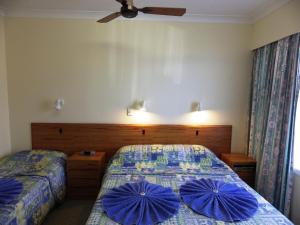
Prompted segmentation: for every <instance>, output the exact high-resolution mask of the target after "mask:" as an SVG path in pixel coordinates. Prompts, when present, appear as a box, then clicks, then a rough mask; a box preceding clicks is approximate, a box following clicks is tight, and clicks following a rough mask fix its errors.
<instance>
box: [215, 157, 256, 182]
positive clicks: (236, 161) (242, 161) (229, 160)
mask: <svg viewBox="0 0 300 225" xmlns="http://www.w3.org/2000/svg"><path fill="white" fill-rule="evenodd" d="M221 160H223V161H224V162H225V163H226V164H227V165H228V166H230V167H231V168H232V169H233V170H234V171H235V172H236V173H237V174H238V175H239V177H240V178H241V179H242V180H243V181H245V182H246V183H247V184H249V185H250V186H251V187H254V185H255V173H256V161H255V160H254V159H252V158H251V157H248V156H246V155H243V154H234V153H232V154H222V155H221Z"/></svg>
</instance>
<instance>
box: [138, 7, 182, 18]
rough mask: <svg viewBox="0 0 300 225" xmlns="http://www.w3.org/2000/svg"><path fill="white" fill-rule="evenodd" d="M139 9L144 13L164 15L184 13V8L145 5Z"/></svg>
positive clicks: (180, 14)
mask: <svg viewBox="0 0 300 225" xmlns="http://www.w3.org/2000/svg"><path fill="white" fill-rule="evenodd" d="M139 11H141V12H143V13H146V14H155V15H166V16H183V15H184V14H185V13H186V9H185V8H165V7H145V8H142V9H139Z"/></svg>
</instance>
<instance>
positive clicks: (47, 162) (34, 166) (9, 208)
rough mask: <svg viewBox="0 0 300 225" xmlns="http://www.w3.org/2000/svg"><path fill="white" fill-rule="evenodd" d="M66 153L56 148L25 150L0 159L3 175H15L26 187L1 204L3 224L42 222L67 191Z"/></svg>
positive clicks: (20, 224) (1, 175) (0, 215)
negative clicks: (51, 149) (55, 149)
mask: <svg viewBox="0 0 300 225" xmlns="http://www.w3.org/2000/svg"><path fill="white" fill-rule="evenodd" d="M65 161H66V156H65V155H64V154H63V153H61V152H56V151H44V150H33V151H22V152H18V153H16V154H12V155H9V156H7V157H4V158H2V159H0V178H3V177H6V178H7V177H9V178H14V179H16V180H17V181H19V182H21V183H22V184H23V190H22V192H21V194H20V195H18V196H17V198H16V199H15V200H14V201H13V202H11V203H10V204H4V205H0V225H23V224H41V223H42V221H43V220H44V218H45V216H46V215H47V214H48V212H49V211H50V210H51V208H53V206H54V205H55V204H56V203H60V202H62V200H63V199H64V196H65V193H66V181H65V180H66V179H65Z"/></svg>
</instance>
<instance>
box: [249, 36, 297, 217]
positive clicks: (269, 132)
mask: <svg viewBox="0 0 300 225" xmlns="http://www.w3.org/2000/svg"><path fill="white" fill-rule="evenodd" d="M299 48H300V33H298V34H295V35H292V36H290V37H287V38H285V39H282V40H280V41H278V42H275V43H272V44H269V45H267V46H264V47H262V48H259V49H257V50H255V52H254V62H253V77H252V103H251V118H250V136H249V155H250V156H252V157H254V158H255V159H256V160H257V174H256V189H257V191H258V192H259V193H260V194H261V195H262V196H264V197H265V198H266V199H267V200H268V201H269V202H271V203H272V204H273V205H274V206H275V207H277V208H278V209H279V210H280V211H281V212H282V213H284V214H285V215H286V216H289V211H290V199H291V190H292V180H293V178H292V175H293V171H292V170H293V158H292V157H293V143H294V141H293V139H294V126H295V115H296V108H297V99H298V94H299V77H300V74H299V70H297V68H298V66H299V65H300V64H299V62H300V60H299V58H300V57H299Z"/></svg>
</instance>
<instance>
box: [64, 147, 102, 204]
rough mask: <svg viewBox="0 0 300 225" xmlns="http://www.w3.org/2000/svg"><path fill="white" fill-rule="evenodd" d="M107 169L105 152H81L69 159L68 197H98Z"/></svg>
mask: <svg viewBox="0 0 300 225" xmlns="http://www.w3.org/2000/svg"><path fill="white" fill-rule="evenodd" d="M104 169H105V152H96V154H95V155H94V156H83V155H80V153H79V152H77V153H75V154H73V155H71V156H70V157H68V159H67V197H68V198H71V199H78V198H96V197H97V194H98V192H99V189H100V186H101V179H102V176H103V174H104Z"/></svg>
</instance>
